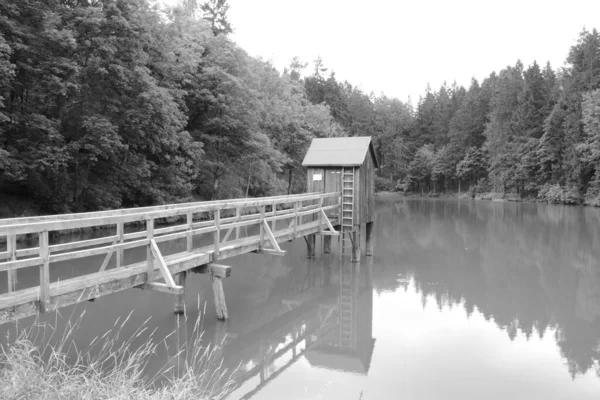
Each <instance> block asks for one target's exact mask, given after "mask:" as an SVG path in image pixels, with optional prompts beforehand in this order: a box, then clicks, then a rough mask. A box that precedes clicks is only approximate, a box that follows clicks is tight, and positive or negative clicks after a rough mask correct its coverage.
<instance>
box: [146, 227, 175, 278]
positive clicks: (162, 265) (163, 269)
mask: <svg viewBox="0 0 600 400" xmlns="http://www.w3.org/2000/svg"><path fill="white" fill-rule="evenodd" d="M150 249H151V250H152V255H153V256H154V259H155V260H156V261H158V269H159V270H160V273H161V275H162V277H163V279H164V280H165V283H166V284H167V286H169V287H175V281H174V280H173V276H171V273H170V272H169V268H168V267H167V263H166V262H165V259H164V258H163V256H162V254H161V252H160V249H159V248H158V245H157V244H156V242H155V241H154V239H150Z"/></svg>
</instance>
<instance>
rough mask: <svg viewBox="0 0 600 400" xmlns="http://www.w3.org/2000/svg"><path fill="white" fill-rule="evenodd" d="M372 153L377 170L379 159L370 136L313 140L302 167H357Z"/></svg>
mask: <svg viewBox="0 0 600 400" xmlns="http://www.w3.org/2000/svg"><path fill="white" fill-rule="evenodd" d="M369 151H371V154H372V156H373V160H374V162H375V168H377V167H378V163H377V157H375V150H374V149H373V143H372V142H371V137H370V136H362V137H336V138H324V139H313V141H312V143H311V144H310V147H309V148H308V151H307V152H306V155H305V156H304V161H302V165H303V166H305V167H338V166H339V167H356V166H359V165H362V163H363V161H365V156H366V155H367V153H368V152H369Z"/></svg>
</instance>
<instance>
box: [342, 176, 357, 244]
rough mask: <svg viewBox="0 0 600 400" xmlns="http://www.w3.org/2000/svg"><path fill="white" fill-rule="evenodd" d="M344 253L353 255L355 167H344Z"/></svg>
mask: <svg viewBox="0 0 600 400" xmlns="http://www.w3.org/2000/svg"><path fill="white" fill-rule="evenodd" d="M340 224H341V227H342V229H341V230H342V234H341V235H340V237H341V240H342V255H352V238H351V235H352V232H353V231H354V167H351V168H342V220H341V223H340Z"/></svg>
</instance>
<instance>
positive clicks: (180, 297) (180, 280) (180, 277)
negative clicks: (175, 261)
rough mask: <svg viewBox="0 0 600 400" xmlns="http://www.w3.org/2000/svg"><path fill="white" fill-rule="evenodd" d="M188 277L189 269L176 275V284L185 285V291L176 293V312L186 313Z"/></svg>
mask: <svg viewBox="0 0 600 400" xmlns="http://www.w3.org/2000/svg"><path fill="white" fill-rule="evenodd" d="M186 277H187V271H181V272H180V273H178V274H177V275H175V284H176V285H177V286H183V288H184V292H183V293H181V294H176V295H175V314H184V313H185V280H186Z"/></svg>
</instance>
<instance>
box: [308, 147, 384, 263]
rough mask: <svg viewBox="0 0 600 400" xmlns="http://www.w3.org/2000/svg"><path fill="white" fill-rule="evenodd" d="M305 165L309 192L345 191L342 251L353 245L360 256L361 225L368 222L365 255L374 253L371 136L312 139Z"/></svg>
mask: <svg viewBox="0 0 600 400" xmlns="http://www.w3.org/2000/svg"><path fill="white" fill-rule="evenodd" d="M302 165H303V166H304V167H307V175H306V182H307V187H308V192H323V193H331V192H341V193H342V208H341V220H340V221H339V223H340V226H341V231H342V251H344V250H345V249H346V248H347V247H348V248H350V246H351V247H352V258H353V260H358V259H359V258H360V227H361V225H362V224H366V233H367V245H366V247H367V250H366V255H367V256H369V255H371V254H372V252H373V251H372V248H371V243H372V242H371V236H372V231H373V221H374V220H375V169H376V168H377V167H378V164H377V158H376V157H375V150H374V149H373V143H372V142H371V137H370V136H367V137H340V138H325V139H313V141H312V143H311V144H310V147H309V149H308V151H307V153H306V156H305V157H304V161H302Z"/></svg>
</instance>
